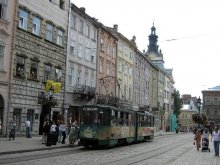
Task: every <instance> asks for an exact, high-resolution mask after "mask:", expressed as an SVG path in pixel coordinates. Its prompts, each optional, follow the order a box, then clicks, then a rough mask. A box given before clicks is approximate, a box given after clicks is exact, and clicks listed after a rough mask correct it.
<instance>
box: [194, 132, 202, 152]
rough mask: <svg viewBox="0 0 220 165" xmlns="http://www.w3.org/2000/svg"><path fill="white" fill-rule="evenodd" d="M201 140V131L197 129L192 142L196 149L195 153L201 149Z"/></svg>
mask: <svg viewBox="0 0 220 165" xmlns="http://www.w3.org/2000/svg"><path fill="white" fill-rule="evenodd" d="M201 138H202V133H201V130H200V129H198V130H197V131H196V133H195V137H194V141H195V143H196V148H197V151H199V148H201Z"/></svg>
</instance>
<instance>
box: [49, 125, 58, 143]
mask: <svg viewBox="0 0 220 165" xmlns="http://www.w3.org/2000/svg"><path fill="white" fill-rule="evenodd" d="M50 142H51V143H52V144H53V145H56V144H57V126H56V124H55V122H52V124H51V126H50Z"/></svg>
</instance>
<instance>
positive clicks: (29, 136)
mask: <svg viewBox="0 0 220 165" xmlns="http://www.w3.org/2000/svg"><path fill="white" fill-rule="evenodd" d="M25 126H26V138H31V135H30V129H31V122H30V121H29V120H28V119H27V120H26V121H25Z"/></svg>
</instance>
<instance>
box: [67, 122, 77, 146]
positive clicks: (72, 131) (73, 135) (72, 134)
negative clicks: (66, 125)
mask: <svg viewBox="0 0 220 165" xmlns="http://www.w3.org/2000/svg"><path fill="white" fill-rule="evenodd" d="M78 129H79V127H78V125H77V122H76V121H75V122H73V123H72V124H71V126H70V133H69V143H70V144H74V143H75V142H76V141H77V140H78Z"/></svg>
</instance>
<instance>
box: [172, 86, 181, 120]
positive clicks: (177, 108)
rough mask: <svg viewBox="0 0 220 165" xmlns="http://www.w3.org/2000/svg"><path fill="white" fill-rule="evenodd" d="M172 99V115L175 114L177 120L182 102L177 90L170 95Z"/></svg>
mask: <svg viewBox="0 0 220 165" xmlns="http://www.w3.org/2000/svg"><path fill="white" fill-rule="evenodd" d="M172 97H173V102H174V103H173V104H174V107H173V109H174V111H173V113H174V114H176V117H177V119H178V118H179V114H180V110H181V108H182V107H183V100H182V98H181V97H180V93H179V91H178V90H176V89H174V92H173V94H172Z"/></svg>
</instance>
